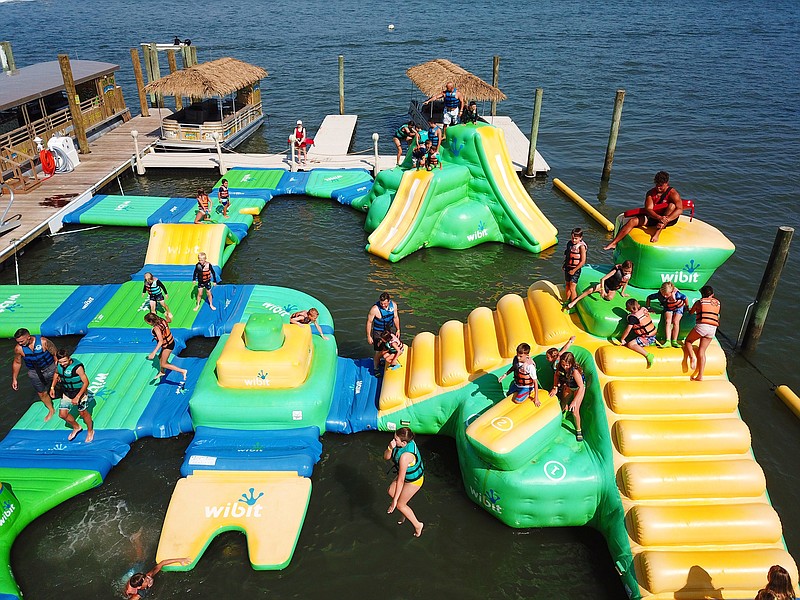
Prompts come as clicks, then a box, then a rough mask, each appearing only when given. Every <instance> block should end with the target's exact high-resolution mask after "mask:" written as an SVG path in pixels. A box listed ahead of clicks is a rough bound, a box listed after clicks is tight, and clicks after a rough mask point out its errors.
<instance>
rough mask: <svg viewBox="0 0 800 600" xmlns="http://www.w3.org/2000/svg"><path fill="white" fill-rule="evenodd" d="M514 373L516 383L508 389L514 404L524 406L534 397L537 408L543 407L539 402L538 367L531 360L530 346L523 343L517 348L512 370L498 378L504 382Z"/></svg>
mask: <svg viewBox="0 0 800 600" xmlns="http://www.w3.org/2000/svg"><path fill="white" fill-rule="evenodd" d="M511 373H514V381H513V383H512V384H511V385H510V386H509V387H508V393H509V395H511V394H513V395H514V398H513V402H514V403H515V404H522V403H523V402H525V400H526V399H527V398H528V396H530V395H531V394H532V395H533V398H532V400H533V403H534V404H535V405H536V406H541V404H542V403H541V402H540V401H539V383H538V381H537V380H536V365H535V364H534V363H533V361H532V360H531V347H530V345H529V344H526V343H524V342H523V343H522V344H520V345H519V346H517V355H516V356H515V357H514V360H513V362H512V363H511V368H510V369H508V371H506V372H505V374H504V375H501V376H500V377H498V378H497V380H498V381H500V382H502V381H503V379H505V378H506V377H507V376H508V375H509V374H511Z"/></svg>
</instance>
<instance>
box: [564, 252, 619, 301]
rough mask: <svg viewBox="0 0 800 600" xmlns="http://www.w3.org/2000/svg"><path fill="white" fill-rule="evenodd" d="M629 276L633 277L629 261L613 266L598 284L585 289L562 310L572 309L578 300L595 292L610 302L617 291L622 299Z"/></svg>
mask: <svg viewBox="0 0 800 600" xmlns="http://www.w3.org/2000/svg"><path fill="white" fill-rule="evenodd" d="M631 275H633V263H632V262H631V261H629V260H626V261H625V262H623V263H621V264H618V265H614V268H613V269H611V270H610V271H609V272H608V273H606V274H605V275H603V278H602V279H601V280H600V283H598V284H597V285H595V286H593V287H590V288H587V289H586V290H585V291H584V292H583V293H582V294H581V295H580V296H578V297H577V298H575V300H573V301H572V302H570V303H569V304H567V305H566V306H565V307H564V310H568V309H571V308H574V307H575V305H576V304H577V303H578V301H579V300H582V299H584V298H586V296H588V295H589V294H594V293H595V292H600V296H602V298H603V300H611V299H612V298H614V295H615V294H616V293H617V291H619V295H620V296H622V297H623V298H625V297H627V294H626V293H625V288H626V287H627V285H628V282H629V281H630V280H631Z"/></svg>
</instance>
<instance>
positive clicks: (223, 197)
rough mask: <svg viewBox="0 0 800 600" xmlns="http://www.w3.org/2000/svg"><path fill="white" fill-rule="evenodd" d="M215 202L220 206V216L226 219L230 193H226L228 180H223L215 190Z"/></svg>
mask: <svg viewBox="0 0 800 600" xmlns="http://www.w3.org/2000/svg"><path fill="white" fill-rule="evenodd" d="M217 200H219V203H220V205H221V206H222V216H223V217H225V218H226V219H227V218H228V207H229V206H230V205H231V193H230V192H229V191H228V180H227V179H223V180H222V182H221V183H220V184H219V189H218V190H217Z"/></svg>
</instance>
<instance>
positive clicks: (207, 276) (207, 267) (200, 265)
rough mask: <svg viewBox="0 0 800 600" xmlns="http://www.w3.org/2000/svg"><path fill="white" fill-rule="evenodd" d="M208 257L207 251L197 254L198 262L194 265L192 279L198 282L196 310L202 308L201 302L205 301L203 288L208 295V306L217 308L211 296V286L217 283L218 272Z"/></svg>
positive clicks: (212, 308) (213, 308)
mask: <svg viewBox="0 0 800 600" xmlns="http://www.w3.org/2000/svg"><path fill="white" fill-rule="evenodd" d="M207 259H208V257H207V256H206V253H205V252H201V253H200V254H198V255H197V264H196V265H195V266H194V273H193V274H192V281H196V282H197V305H196V306H195V307H194V310H195V312H197V311H198V310H200V304H202V302H203V290H205V291H206V294H207V295H208V306H209V308H211V310H217V309H216V308H215V307H214V298H213V297H212V296H211V288H212V287H213V286H214V285H216V284H217V274H216V272H215V271H214V267H212V266H211V263H209V262H208V260H207Z"/></svg>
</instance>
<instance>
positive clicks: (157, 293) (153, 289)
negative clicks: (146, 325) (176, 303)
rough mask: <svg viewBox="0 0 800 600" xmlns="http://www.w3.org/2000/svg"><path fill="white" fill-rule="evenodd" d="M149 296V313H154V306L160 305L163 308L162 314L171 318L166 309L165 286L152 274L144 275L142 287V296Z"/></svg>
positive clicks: (166, 295)
mask: <svg viewBox="0 0 800 600" xmlns="http://www.w3.org/2000/svg"><path fill="white" fill-rule="evenodd" d="M148 294H149V295H150V312H151V313H154V312H156V305H157V304H160V305H161V306H162V307H163V308H164V313H165V314H167V315H169V316H170V317H172V313H170V312H169V308H168V307H167V298H169V294H167V286H165V285H164V284H163V283H162V282H161V280H160V279H159V278H158V277H155V276H154V275H153V274H152V273H145V274H144V285H143V286H142V296H146V295H148Z"/></svg>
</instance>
